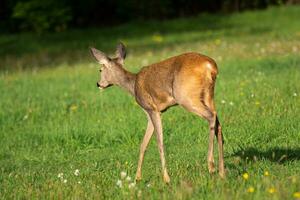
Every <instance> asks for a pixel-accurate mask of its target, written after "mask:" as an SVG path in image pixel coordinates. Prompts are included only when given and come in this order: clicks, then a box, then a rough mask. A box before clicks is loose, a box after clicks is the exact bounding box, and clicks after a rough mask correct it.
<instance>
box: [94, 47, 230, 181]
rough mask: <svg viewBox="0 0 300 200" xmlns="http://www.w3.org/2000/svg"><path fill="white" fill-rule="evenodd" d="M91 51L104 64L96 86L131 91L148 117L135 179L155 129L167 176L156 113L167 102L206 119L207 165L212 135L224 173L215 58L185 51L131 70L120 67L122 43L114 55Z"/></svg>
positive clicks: (211, 166) (210, 158)
mask: <svg viewBox="0 0 300 200" xmlns="http://www.w3.org/2000/svg"><path fill="white" fill-rule="evenodd" d="M91 51H92V53H93V55H94V56H95V58H96V59H97V60H98V62H99V63H101V64H104V70H105V71H102V73H101V81H100V82H98V83H97V85H98V86H99V87H100V88H105V87H108V86H109V85H112V84H115V85H119V86H121V87H123V88H124V89H126V90H127V91H128V92H129V93H131V94H132V95H133V96H134V97H135V99H136V101H137V103H138V104H139V105H140V106H141V107H142V108H143V110H144V111H145V113H146V115H147V118H148V125H147V130H146V133H145V136H144V139H143V142H142V144H141V148H140V158H139V163H138V169H137V174H136V179H137V180H139V179H141V167H142V163H143V158H144V153H145V150H146V148H147V145H148V143H149V140H150V138H151V136H152V133H153V131H154V130H155V131H156V136H157V143H158V147H159V152H160V157H161V162H162V172H163V178H164V181H165V182H169V181H170V178H169V175H168V173H167V168H166V162H165V157H164V148H163V133H162V124H161V118H160V113H161V112H162V111H164V110H166V109H167V108H169V107H170V106H173V105H176V104H179V105H181V106H182V107H184V108H185V109H187V110H188V111H190V112H193V113H195V114H197V115H198V116H200V117H203V118H204V119H206V120H207V121H208V122H209V127H210V135H209V148H208V169H209V172H210V173H212V172H214V161H213V138H214V135H216V136H217V138H218V146H219V174H220V176H221V177H224V176H225V171H224V161H223V136H222V131H221V125H220V123H219V120H218V118H217V113H216V110H215V105H214V86H215V81H216V77H217V74H218V68H217V65H216V63H215V61H214V60H213V59H211V58H209V57H207V56H204V55H201V54H198V53H185V54H181V55H178V56H175V57H172V58H169V59H166V60H164V61H161V62H158V63H155V64H152V65H149V66H146V67H143V68H142V69H141V70H140V72H138V73H137V74H133V73H131V72H128V71H126V70H125V69H124V68H123V62H124V59H125V56H126V53H125V47H124V45H122V44H120V45H119V46H118V47H117V51H116V55H117V57H116V58H114V59H110V58H108V57H107V56H106V55H105V54H104V53H102V52H100V51H98V50H96V49H94V48H92V49H91Z"/></svg>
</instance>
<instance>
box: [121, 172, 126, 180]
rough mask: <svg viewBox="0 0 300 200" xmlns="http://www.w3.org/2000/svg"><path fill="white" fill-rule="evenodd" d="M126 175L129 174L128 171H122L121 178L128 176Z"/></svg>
mask: <svg viewBox="0 0 300 200" xmlns="http://www.w3.org/2000/svg"><path fill="white" fill-rule="evenodd" d="M126 175H127V174H126V172H124V171H123V172H121V179H124V178H125V177H126Z"/></svg>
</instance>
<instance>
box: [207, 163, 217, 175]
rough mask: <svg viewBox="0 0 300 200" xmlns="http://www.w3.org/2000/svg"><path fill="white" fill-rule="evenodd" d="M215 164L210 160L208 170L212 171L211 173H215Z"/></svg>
mask: <svg viewBox="0 0 300 200" xmlns="http://www.w3.org/2000/svg"><path fill="white" fill-rule="evenodd" d="M215 171H216V170H215V164H214V162H209V163H208V172H209V173H210V174H213V173H215Z"/></svg>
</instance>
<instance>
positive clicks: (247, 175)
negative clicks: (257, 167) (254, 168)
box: [243, 172, 249, 180]
mask: <svg viewBox="0 0 300 200" xmlns="http://www.w3.org/2000/svg"><path fill="white" fill-rule="evenodd" d="M243 178H244V179H245V180H248V179H249V174H248V173H247V172H246V173H244V174H243Z"/></svg>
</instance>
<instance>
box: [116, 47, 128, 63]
mask: <svg viewBox="0 0 300 200" xmlns="http://www.w3.org/2000/svg"><path fill="white" fill-rule="evenodd" d="M116 57H117V59H118V62H119V63H120V64H122V65H123V63H124V60H125V58H126V50H125V45H124V44H123V43H122V42H120V43H119V44H118V45H117V50H116Z"/></svg>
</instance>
